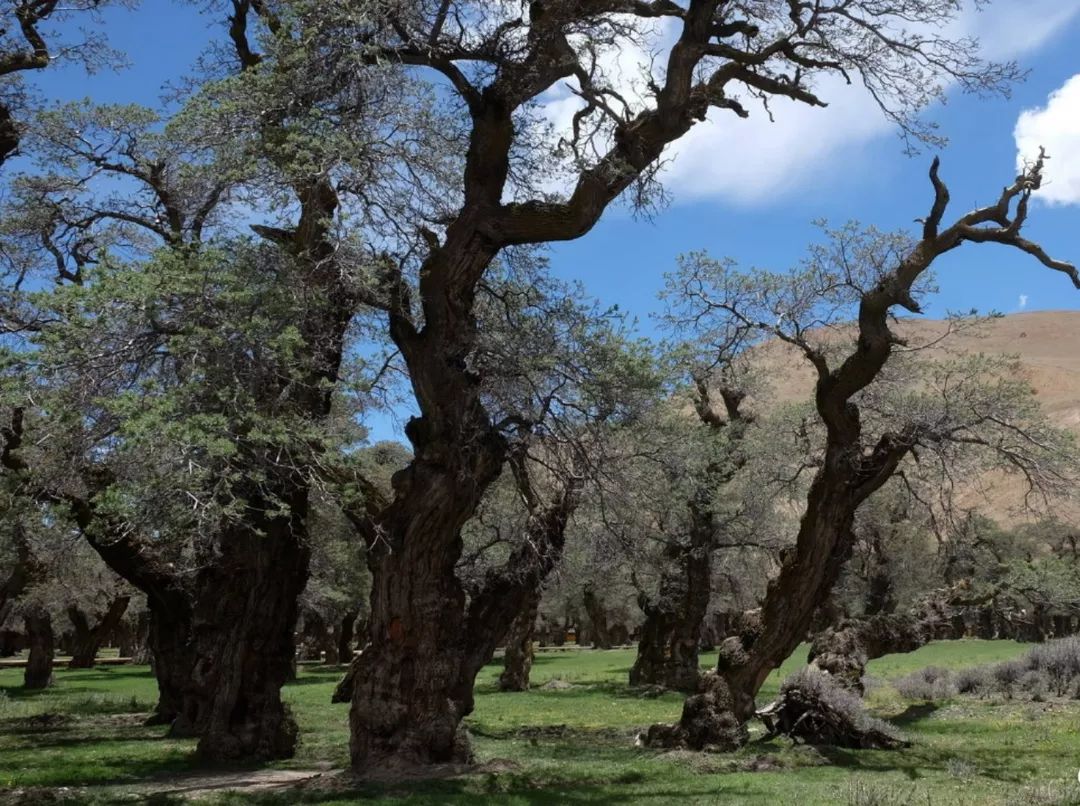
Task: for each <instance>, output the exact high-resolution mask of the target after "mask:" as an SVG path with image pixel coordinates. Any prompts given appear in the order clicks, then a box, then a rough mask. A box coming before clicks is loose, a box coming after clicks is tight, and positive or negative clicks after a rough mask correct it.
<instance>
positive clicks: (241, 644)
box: [181, 491, 308, 761]
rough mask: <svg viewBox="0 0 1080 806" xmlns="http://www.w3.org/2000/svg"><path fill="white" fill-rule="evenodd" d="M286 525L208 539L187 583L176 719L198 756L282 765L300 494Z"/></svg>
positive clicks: (290, 729) (297, 586)
mask: <svg viewBox="0 0 1080 806" xmlns="http://www.w3.org/2000/svg"><path fill="white" fill-rule="evenodd" d="M289 509H290V513H291V516H292V518H293V519H295V522H291V521H290V519H285V518H281V519H277V520H272V521H269V522H267V523H265V524H264V526H263V528H262V529H259V530H258V531H256V530H254V529H251V528H247V527H241V528H234V529H231V530H228V531H227V532H226V533H225V534H223V535H222V536H221V538H220V540H218V541H215V545H214V546H213V548H212V549H211V550H213V551H214V553H215V555H216V560H215V562H214V563H206V564H203V565H202V568H201V569H200V571H199V573H198V574H197V575H196V577H195V580H194V581H193V598H194V608H193V613H192V617H193V618H192V634H191V647H192V656H193V657H194V659H195V662H194V665H193V667H192V669H191V675H190V677H189V678H188V679H187V680H184V681H183V682H182V704H181V715H182V717H183V718H184V719H185V720H186V721H188V722H190V723H191V724H193V725H194V726H196V729H197V732H198V734H199V744H198V752H199V755H200V756H201V757H202V758H205V759H208V760H213V761H222V760H232V759H273V758H288V757H290V756H291V755H292V754H293V752H294V750H295V748H296V738H297V727H296V723H295V721H294V720H293V718H292V716H291V715H290V714H289V712H288V709H287V708H286V706H285V704H284V703H283V702H282V701H281V687H282V686H283V685H284V684H285V683H286V681H288V680H289V678H290V670H291V665H292V659H293V654H294V648H293V630H294V629H295V626H296V618H297V597H298V596H299V595H300V593H301V591H302V590H303V587H304V585H305V583H306V582H307V572H308V549H307V547H306V546H305V545H304V544H303V543H302V541H301V539H300V534H302V533H298V532H299V529H298V528H297V527H298V526H299V524H300V523H302V521H303V517H304V514H305V511H306V491H298V492H297V493H296V498H295V499H294V500H293V501H290V508H289Z"/></svg>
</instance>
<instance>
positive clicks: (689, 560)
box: [630, 528, 712, 693]
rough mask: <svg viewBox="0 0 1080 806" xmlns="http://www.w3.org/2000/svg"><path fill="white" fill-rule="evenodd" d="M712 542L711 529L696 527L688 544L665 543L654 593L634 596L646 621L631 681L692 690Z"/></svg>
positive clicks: (708, 591) (695, 681) (697, 675)
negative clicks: (663, 564)
mask: <svg viewBox="0 0 1080 806" xmlns="http://www.w3.org/2000/svg"><path fill="white" fill-rule="evenodd" d="M711 542H712V530H711V528H700V529H695V530H693V532H692V535H691V542H690V545H683V546H677V545H673V546H670V547H669V548H668V551H667V552H666V553H667V554H668V555H669V559H670V562H669V564H668V566H667V568H665V570H664V573H663V574H662V576H661V578H660V591H659V596H657V598H656V599H655V600H652V599H649V598H648V597H647V596H645V595H644V594H642V595H641V596H640V597H639V599H638V603H639V605H640V606H641V609H642V610H643V611H644V613H645V623H644V624H643V625H642V628H641V641H640V643H639V644H638V654H637V658H636V659H635V660H634V665H633V666H632V667H631V668H630V685H632V686H645V685H650V686H663V687H664V688H669V689H675V690H677V691H685V692H687V693H693V692H695V691H697V688H698V683H699V678H700V670H699V665H698V650H699V646H700V641H701V627H702V623H703V622H704V620H705V614H706V612H707V611H708V607H709V596H710V594H711V587H712V553H711Z"/></svg>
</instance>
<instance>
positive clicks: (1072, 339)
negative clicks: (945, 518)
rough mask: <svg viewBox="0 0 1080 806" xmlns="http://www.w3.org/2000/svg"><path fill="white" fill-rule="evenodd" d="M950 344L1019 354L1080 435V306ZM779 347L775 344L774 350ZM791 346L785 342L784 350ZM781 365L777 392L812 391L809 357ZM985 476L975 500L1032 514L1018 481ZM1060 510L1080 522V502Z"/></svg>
mask: <svg viewBox="0 0 1080 806" xmlns="http://www.w3.org/2000/svg"><path fill="white" fill-rule="evenodd" d="M896 329H897V331H898V332H899V333H900V334H902V335H904V336H905V337H908V338H911V339H912V340H913V342H919V341H926V340H928V339H932V338H934V337H935V336H938V335H940V334H943V333H945V332H946V331H947V329H948V326H947V323H945V322H943V321H937V320H929V319H905V320H902V321H901V323H900V324H899V325H898V326H897V328H896ZM947 344H948V346H949V349H950V350H952V351H957V352H967V353H984V354H987V355H1010V356H1018V357H1019V359H1020V362H1021V364H1022V366H1023V368H1024V371H1025V373H1026V374H1027V378H1028V380H1029V382H1030V383H1031V385H1032V387H1033V388H1034V389H1035V393H1036V397H1037V399H1038V400H1039V403H1040V404H1041V405H1042V407H1043V410H1044V411H1045V412H1046V413H1047V416H1048V417H1049V418H1050V420H1051V421H1052V422H1053V423H1054V424H1056V425H1058V426H1060V427H1063V428H1065V429H1067V430H1069V431H1071V432H1072V433H1073V434H1075V435H1076V436H1077V438H1078V439H1080V311H1038V312H1033V313H1018V314H1011V315H1009V316H1005V317H1002V318H999V319H993V320H989V321H987V322H986V323H985V324H982V325H980V326H979V327H978V328H976V329H973V330H971V331H961V332H959V333H956V334H953V335H951V336H949V338H948V340H947ZM777 346H779V345H769V348H770V351H771V350H772V349H776V347H777ZM788 349H790V348H787V347H786V346H785V347H783V348H782V349H781V352H782V353H783V352H787V350H788ZM777 358H780V356H777ZM775 366H776V368H777V369H776V370H774V373H773V377H772V378H771V383H770V388H771V392H772V394H773V395H775V396H777V397H779V398H780V399H787V400H795V399H798V398H805V397H807V396H809V394H810V393H811V389H812V383H813V380H812V378H813V376H812V372H811V370H810V368H809V366H808V365H807V364H806V362H805V361H802V360H800V359H799V358H798V357H796V356H795V355H793V354H790V353H789V354H788V355H786V356H784V357H783V359H782V360H777V361H776V363H775ZM983 481H984V482H985V483H986V487H987V488H988V491H989V492H988V494H987V500H986V501H985V502H982V503H979V504H975V502H974V501H972V502H971V503H972V504H973V505H976V506H977V507H978V508H979V509H980V510H983V511H984V512H986V514H987V515H989V516H991V517H994V518H995V519H997V520H999V521H1001V522H1006V523H1007V522H1015V521H1017V520H1024V519H1027V518H1025V517H1024V516H1022V515H1018V514H1017V513H1016V512H1015V511H1014V510H1015V508H1016V506H1017V505H1018V503H1019V501H1020V497H1021V485H1020V483H1019V481H1018V480H1014V479H994V480H983ZM1058 514H1059V517H1062V518H1063V519H1067V520H1075V522H1077V523H1080V507H1078V506H1076V505H1075V504H1072V505H1070V506H1067V507H1062V508H1061V510H1060V511H1059V513H1058ZM1028 517H1030V516H1028Z"/></svg>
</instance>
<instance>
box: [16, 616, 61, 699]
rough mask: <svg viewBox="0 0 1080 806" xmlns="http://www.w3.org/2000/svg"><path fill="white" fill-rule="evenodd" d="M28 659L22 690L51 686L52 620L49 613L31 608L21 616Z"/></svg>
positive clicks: (53, 651)
mask: <svg viewBox="0 0 1080 806" xmlns="http://www.w3.org/2000/svg"><path fill="white" fill-rule="evenodd" d="M23 623H24V624H25V626H26V640H27V643H28V645H29V647H30V657H29V658H28V659H27V661H26V669H25V670H24V673H23V688H26V689H32V690H33V689H43V688H48V687H49V686H51V685H52V684H53V658H54V657H55V655H56V653H55V648H54V639H53V628H52V619H51V618H50V617H49V611H48V610H46V609H44V608H42V607H33V608H30V610H29V611H28V612H27V613H26V614H25V615H24V616H23Z"/></svg>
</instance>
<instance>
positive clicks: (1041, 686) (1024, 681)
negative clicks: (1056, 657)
mask: <svg viewBox="0 0 1080 806" xmlns="http://www.w3.org/2000/svg"><path fill="white" fill-rule="evenodd" d="M1017 688H1018V690H1019V691H1020V692H1021V693H1022V694H1026V695H1027V696H1028V697H1030V698H1031V699H1032V701H1034V702H1043V701H1045V700H1046V697H1047V694H1048V693H1049V690H1050V686H1049V685H1048V683H1047V681H1046V675H1045V673H1044V672H1040V671H1039V670H1038V669H1028V670H1027V671H1026V672H1024V674H1023V675H1022V676H1021V678H1020V680H1019V681H1018V683H1017Z"/></svg>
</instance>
